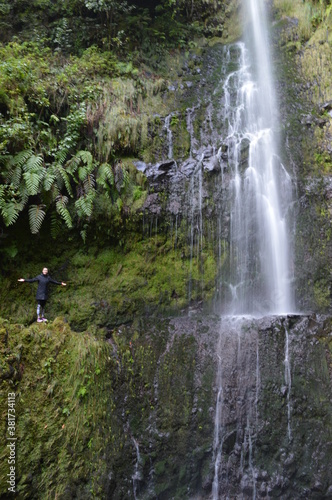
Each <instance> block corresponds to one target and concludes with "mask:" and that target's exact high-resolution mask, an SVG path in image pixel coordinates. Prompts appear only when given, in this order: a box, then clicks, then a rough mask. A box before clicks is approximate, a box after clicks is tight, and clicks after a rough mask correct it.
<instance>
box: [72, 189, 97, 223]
mask: <svg viewBox="0 0 332 500" xmlns="http://www.w3.org/2000/svg"><path fill="white" fill-rule="evenodd" d="M94 198H95V191H90V193H88V194H86V195H84V196H81V197H80V198H78V200H76V201H75V207H76V210H77V213H78V215H79V217H84V216H85V217H91V215H92V212H93V201H94Z"/></svg>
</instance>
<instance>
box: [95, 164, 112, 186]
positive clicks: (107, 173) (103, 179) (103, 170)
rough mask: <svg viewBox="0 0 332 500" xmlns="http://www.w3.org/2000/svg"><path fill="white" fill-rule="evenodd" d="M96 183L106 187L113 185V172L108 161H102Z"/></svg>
mask: <svg viewBox="0 0 332 500" xmlns="http://www.w3.org/2000/svg"><path fill="white" fill-rule="evenodd" d="M97 184H99V185H100V186H102V187H103V188H104V189H107V188H108V187H109V185H110V186H114V174H113V170H112V167H111V166H110V165H109V164H108V163H103V164H102V165H100V167H99V169H98V176H97Z"/></svg>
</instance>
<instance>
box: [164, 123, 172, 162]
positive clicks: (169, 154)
mask: <svg viewBox="0 0 332 500" xmlns="http://www.w3.org/2000/svg"><path fill="white" fill-rule="evenodd" d="M172 116H173V115H172V114H170V115H168V116H166V118H165V129H166V134H167V144H168V152H167V158H169V159H172V158H173V132H172V129H171V119H172Z"/></svg>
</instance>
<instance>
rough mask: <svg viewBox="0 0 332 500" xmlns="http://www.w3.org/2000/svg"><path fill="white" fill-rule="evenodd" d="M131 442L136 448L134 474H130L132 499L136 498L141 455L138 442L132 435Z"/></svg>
mask: <svg viewBox="0 0 332 500" xmlns="http://www.w3.org/2000/svg"><path fill="white" fill-rule="evenodd" d="M132 440H133V443H134V445H135V450H136V463H135V470H134V474H133V475H132V480H133V493H134V499H135V500H136V499H137V489H138V486H139V481H140V480H141V479H142V475H141V472H140V470H139V468H140V463H141V455H140V452H139V446H138V442H137V441H136V439H135V438H134V437H133V436H132Z"/></svg>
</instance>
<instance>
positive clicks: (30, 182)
mask: <svg viewBox="0 0 332 500" xmlns="http://www.w3.org/2000/svg"><path fill="white" fill-rule="evenodd" d="M43 176H44V172H24V174H23V178H24V180H25V184H26V187H27V189H28V194H29V195H30V196H34V195H36V194H38V192H39V186H40V183H41V181H42V179H43Z"/></svg>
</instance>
